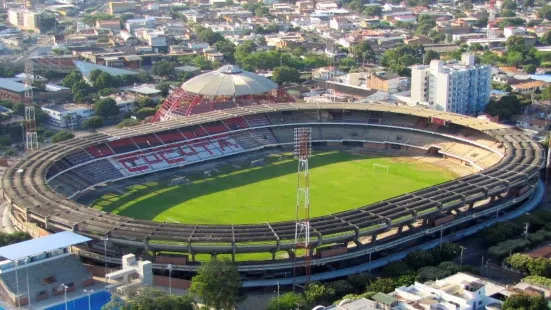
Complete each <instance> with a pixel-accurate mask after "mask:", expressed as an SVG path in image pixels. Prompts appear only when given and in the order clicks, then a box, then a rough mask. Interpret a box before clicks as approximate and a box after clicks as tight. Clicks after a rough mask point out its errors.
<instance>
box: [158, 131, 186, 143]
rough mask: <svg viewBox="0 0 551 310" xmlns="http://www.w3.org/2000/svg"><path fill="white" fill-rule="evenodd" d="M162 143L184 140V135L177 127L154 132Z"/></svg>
mask: <svg viewBox="0 0 551 310" xmlns="http://www.w3.org/2000/svg"><path fill="white" fill-rule="evenodd" d="M156 135H157V137H159V139H161V141H163V142H164V143H172V142H179V141H183V140H185V137H184V135H183V134H182V133H181V132H180V131H179V130H177V129H174V130H168V131H163V132H159V133H156Z"/></svg>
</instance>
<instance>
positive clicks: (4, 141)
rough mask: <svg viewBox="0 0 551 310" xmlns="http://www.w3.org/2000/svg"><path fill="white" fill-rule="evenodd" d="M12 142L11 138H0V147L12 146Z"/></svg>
mask: <svg viewBox="0 0 551 310" xmlns="http://www.w3.org/2000/svg"><path fill="white" fill-rule="evenodd" d="M11 144H12V140H11V137H10V136H0V146H10V145H11Z"/></svg>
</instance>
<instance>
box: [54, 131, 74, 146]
mask: <svg viewBox="0 0 551 310" xmlns="http://www.w3.org/2000/svg"><path fill="white" fill-rule="evenodd" d="M74 137H75V135H74V134H73V133H72V132H69V131H65V130H62V131H60V132H58V133H56V134H55V135H54V136H53V137H52V142H53V143H58V142H61V141H65V140H69V139H72V138H74Z"/></svg>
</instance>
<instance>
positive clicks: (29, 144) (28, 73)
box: [25, 61, 38, 152]
mask: <svg viewBox="0 0 551 310" xmlns="http://www.w3.org/2000/svg"><path fill="white" fill-rule="evenodd" d="M33 79H34V70H33V63H32V62H31V61H29V62H27V63H25V146H26V149H27V151H29V152H31V151H34V150H36V149H38V136H37V134H36V117H35V113H34V105H33V104H34V103H33Z"/></svg>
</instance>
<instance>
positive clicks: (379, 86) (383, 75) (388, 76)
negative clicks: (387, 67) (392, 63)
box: [367, 72, 403, 94]
mask: <svg viewBox="0 0 551 310" xmlns="http://www.w3.org/2000/svg"><path fill="white" fill-rule="evenodd" d="M402 80H403V78H402V77H401V76H399V75H398V74H396V73H389V72H374V73H372V74H371V77H370V78H369V80H368V81H367V87H369V88H371V89H376V90H380V91H384V92H387V93H391V94H393V93H397V92H398V91H400V90H401V89H400V86H401V85H402Z"/></svg>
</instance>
